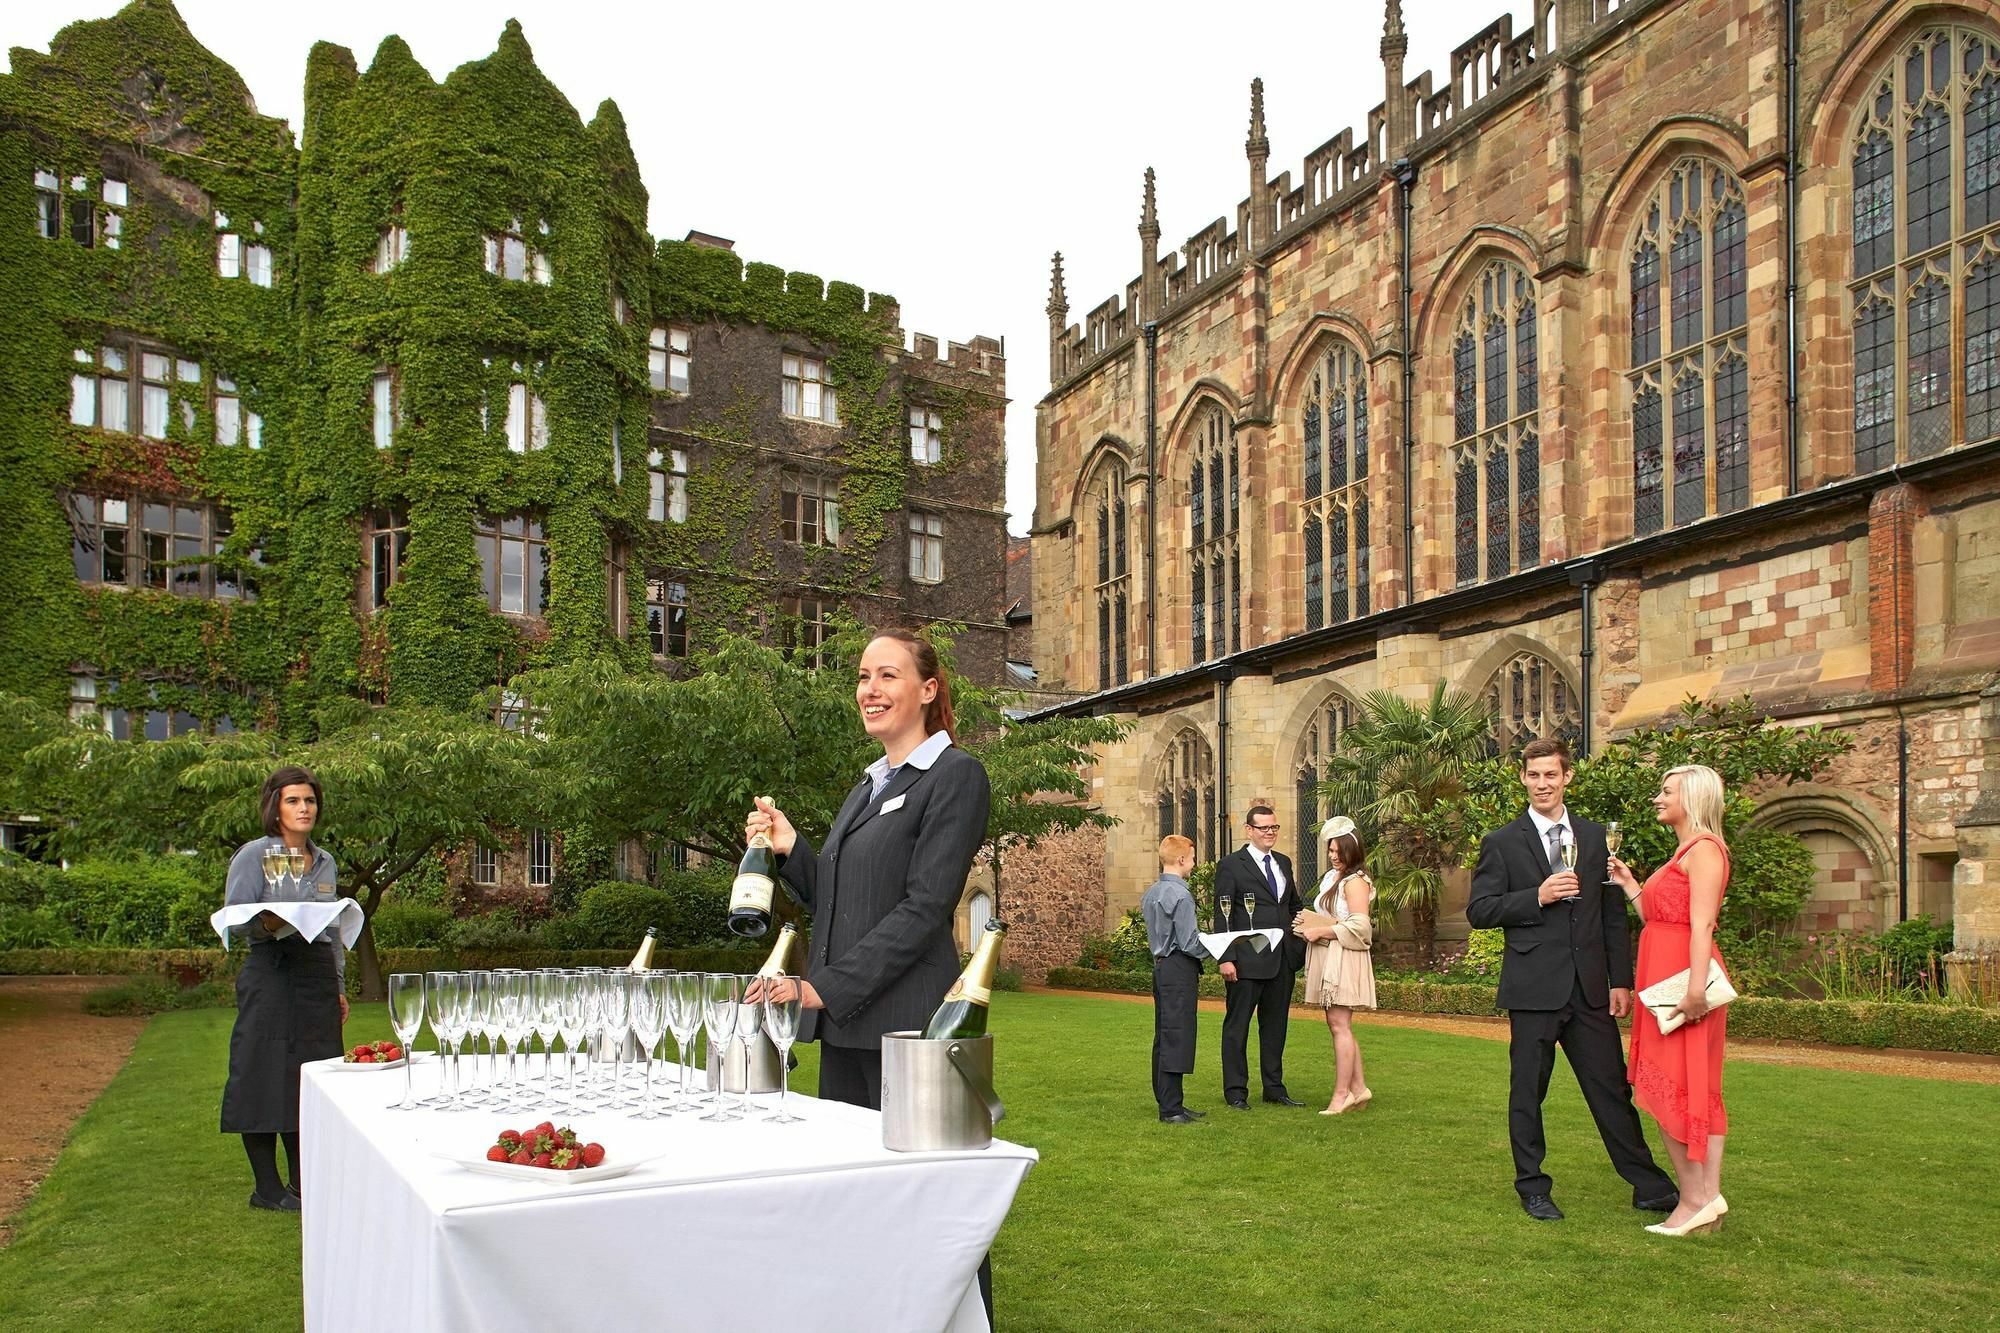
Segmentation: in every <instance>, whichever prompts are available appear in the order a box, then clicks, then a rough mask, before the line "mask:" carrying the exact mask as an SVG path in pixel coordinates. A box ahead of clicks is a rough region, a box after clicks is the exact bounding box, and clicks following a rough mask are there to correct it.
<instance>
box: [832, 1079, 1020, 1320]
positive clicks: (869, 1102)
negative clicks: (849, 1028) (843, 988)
mask: <svg viewBox="0 0 2000 1333" xmlns="http://www.w3.org/2000/svg"><path fill="white" fill-rule="evenodd" d="M819 1095H820V1100H822V1101H828V1102H846V1103H847V1104H848V1105H849V1106H865V1107H867V1108H868V1109H869V1110H871V1111H879V1110H881V1109H882V1049H881V1048H880V1047H879V1046H878V1047H875V1048H873V1049H866V1048H863V1047H858V1046H829V1045H828V1044H827V1043H825V1042H821V1043H820V1044H819ZM979 1299H980V1301H981V1302H982V1303H983V1304H984V1305H985V1306H986V1326H987V1327H988V1328H992V1327H993V1256H992V1255H990V1254H989V1255H987V1256H986V1257H985V1258H984V1259H981V1260H980V1261H979Z"/></svg>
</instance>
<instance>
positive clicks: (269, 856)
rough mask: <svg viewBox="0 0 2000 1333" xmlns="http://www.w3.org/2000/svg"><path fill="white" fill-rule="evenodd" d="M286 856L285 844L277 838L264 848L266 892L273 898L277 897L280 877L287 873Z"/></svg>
mask: <svg viewBox="0 0 2000 1333" xmlns="http://www.w3.org/2000/svg"><path fill="white" fill-rule="evenodd" d="M284 855H285V854H284V843H282V842H280V841H279V840H278V839H276V838H273V839H271V841H270V843H269V844H267V845H266V846H265V848H264V856H263V865H264V891H265V892H266V893H268V894H270V895H271V896H272V897H276V896H277V892H278V877H279V876H280V875H282V874H284V873H285V867H284Z"/></svg>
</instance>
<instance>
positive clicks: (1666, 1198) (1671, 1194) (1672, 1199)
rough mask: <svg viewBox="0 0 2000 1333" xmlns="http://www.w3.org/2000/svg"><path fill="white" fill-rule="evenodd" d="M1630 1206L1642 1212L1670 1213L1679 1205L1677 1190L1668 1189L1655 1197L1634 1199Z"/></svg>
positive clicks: (1679, 1199) (1678, 1192)
mask: <svg viewBox="0 0 2000 1333" xmlns="http://www.w3.org/2000/svg"><path fill="white" fill-rule="evenodd" d="M1632 1206H1633V1207H1634V1208H1637V1209H1638V1210H1639V1211H1640V1212H1642V1213H1671V1212H1672V1211H1673V1210H1674V1209H1676V1208H1678V1207H1680V1206H1681V1196H1680V1191H1679V1190H1668V1191H1667V1192H1666V1193H1665V1194H1662V1195H1661V1196H1660V1197H1659V1198H1657V1199H1634V1200H1632Z"/></svg>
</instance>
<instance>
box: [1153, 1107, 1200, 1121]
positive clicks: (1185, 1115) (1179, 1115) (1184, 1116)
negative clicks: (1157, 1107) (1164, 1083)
mask: <svg viewBox="0 0 2000 1333" xmlns="http://www.w3.org/2000/svg"><path fill="white" fill-rule="evenodd" d="M1199 1119H1201V1117H1200V1116H1198V1115H1196V1114H1195V1113H1194V1112H1192V1111H1189V1110H1186V1109H1185V1108H1183V1109H1182V1110H1179V1111H1176V1112H1174V1113H1173V1114H1172V1115H1163V1116H1161V1117H1160V1123H1161V1124H1163V1125H1192V1124H1193V1123H1194V1122H1195V1121H1197V1120H1199Z"/></svg>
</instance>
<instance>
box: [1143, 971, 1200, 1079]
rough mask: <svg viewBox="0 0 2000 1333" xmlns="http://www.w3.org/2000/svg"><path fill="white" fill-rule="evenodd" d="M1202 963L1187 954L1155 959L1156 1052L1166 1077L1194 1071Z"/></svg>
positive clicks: (1154, 1043) (1157, 1060)
mask: <svg viewBox="0 0 2000 1333" xmlns="http://www.w3.org/2000/svg"><path fill="white" fill-rule="evenodd" d="M1200 986H1201V962H1200V960H1199V959H1195V958H1190V957H1189V956H1188V955H1186V954H1184V953H1170V954H1168V955H1167V956H1166V957H1164V958H1155V959H1154V960H1153V1050H1154V1052H1155V1057H1154V1058H1155V1060H1156V1062H1157V1063H1156V1065H1155V1067H1156V1068H1157V1069H1158V1070H1159V1071H1160V1072H1161V1073H1165V1074H1192V1073H1193V1072H1194V1023H1195V1004H1196V1000H1197V998H1198V996H1199V990H1200Z"/></svg>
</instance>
